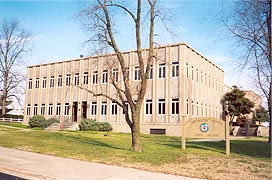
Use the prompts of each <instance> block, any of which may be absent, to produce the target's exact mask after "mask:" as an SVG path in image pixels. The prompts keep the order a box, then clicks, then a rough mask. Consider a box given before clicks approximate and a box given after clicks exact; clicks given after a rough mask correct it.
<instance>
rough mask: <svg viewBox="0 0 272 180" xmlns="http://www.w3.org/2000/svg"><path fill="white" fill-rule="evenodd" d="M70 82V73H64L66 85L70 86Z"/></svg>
mask: <svg viewBox="0 0 272 180" xmlns="http://www.w3.org/2000/svg"><path fill="white" fill-rule="evenodd" d="M70 84H71V74H66V86H70Z"/></svg>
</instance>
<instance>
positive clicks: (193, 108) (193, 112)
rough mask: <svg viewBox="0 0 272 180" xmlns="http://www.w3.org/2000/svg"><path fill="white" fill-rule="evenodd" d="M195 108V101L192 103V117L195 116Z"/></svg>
mask: <svg viewBox="0 0 272 180" xmlns="http://www.w3.org/2000/svg"><path fill="white" fill-rule="evenodd" d="M194 110H195V106H194V101H192V116H193V115H194V114H195V111H194Z"/></svg>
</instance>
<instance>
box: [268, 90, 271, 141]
mask: <svg viewBox="0 0 272 180" xmlns="http://www.w3.org/2000/svg"><path fill="white" fill-rule="evenodd" d="M271 91H272V88H271V85H270V92H269V99H268V111H269V137H268V143H269V144H272V138H271V135H272V129H271V126H272V99H271V95H272V92H271Z"/></svg>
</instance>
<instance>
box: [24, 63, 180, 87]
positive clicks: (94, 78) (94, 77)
mask: <svg viewBox="0 0 272 180" xmlns="http://www.w3.org/2000/svg"><path fill="white" fill-rule="evenodd" d="M127 73H129V70H127ZM178 74H179V66H178V62H173V63H172V77H178ZM128 76H129V74H128ZM158 77H159V78H165V63H163V64H159V75H158ZM110 78H111V79H112V80H114V81H118V70H117V69H113V70H112V76H111V77H110ZM152 78H153V67H152V66H151V67H150V72H149V79H152ZM62 79H63V77H62V75H59V76H58V78H57V82H56V84H57V87H61V86H62V84H63V80H62ZM108 79H109V77H108V70H103V72H102V78H101V82H102V84H105V83H107V82H108ZM140 79H141V77H140V67H135V69H134V80H140ZM32 83H33V79H32V78H30V79H29V80H28V89H32ZM97 83H98V71H93V74H92V84H97ZM73 84H74V85H76V86H78V85H79V84H80V81H79V73H75V74H74V82H73ZM82 84H88V72H84V73H83V80H82ZM65 85H66V86H69V85H71V74H66V77H65ZM46 86H47V77H43V79H42V88H46ZM54 86H55V77H54V76H50V78H49V87H54ZM34 87H35V88H39V87H40V79H39V78H36V79H35V86H34Z"/></svg>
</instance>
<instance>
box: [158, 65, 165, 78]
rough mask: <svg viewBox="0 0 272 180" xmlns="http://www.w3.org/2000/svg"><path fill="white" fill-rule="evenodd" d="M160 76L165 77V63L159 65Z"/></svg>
mask: <svg viewBox="0 0 272 180" xmlns="http://www.w3.org/2000/svg"><path fill="white" fill-rule="evenodd" d="M159 78H165V63H163V64H160V65H159Z"/></svg>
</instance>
